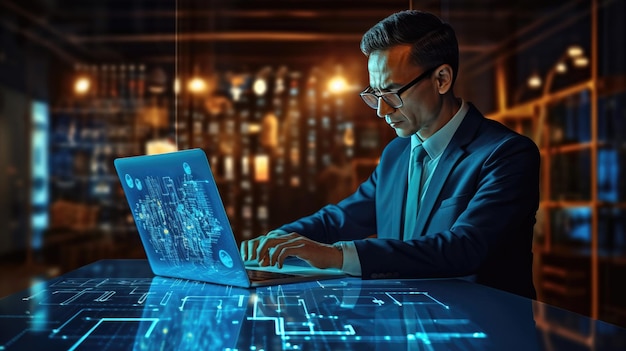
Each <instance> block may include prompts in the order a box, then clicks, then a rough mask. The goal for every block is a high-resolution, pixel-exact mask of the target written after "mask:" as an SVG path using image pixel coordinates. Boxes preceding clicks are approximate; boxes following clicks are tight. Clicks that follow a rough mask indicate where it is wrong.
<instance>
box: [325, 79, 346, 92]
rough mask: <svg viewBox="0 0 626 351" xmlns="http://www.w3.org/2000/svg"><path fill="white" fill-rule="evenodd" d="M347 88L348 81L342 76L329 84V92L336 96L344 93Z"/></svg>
mask: <svg viewBox="0 0 626 351" xmlns="http://www.w3.org/2000/svg"><path fill="white" fill-rule="evenodd" d="M347 88H348V84H347V83H346V79H345V78H343V77H341V76H337V77H334V78H332V79H331V80H330V82H329V83H328V90H330V92H331V93H334V94H341V93H344V92H345V91H346V90H347Z"/></svg>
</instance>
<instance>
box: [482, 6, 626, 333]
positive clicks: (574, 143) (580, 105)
mask: <svg viewBox="0 0 626 351" xmlns="http://www.w3.org/2000/svg"><path fill="white" fill-rule="evenodd" d="M589 5H590V11H589V12H588V16H589V23H590V28H588V29H586V30H588V31H589V32H590V43H589V46H588V47H589V48H590V50H589V51H590V53H589V58H588V66H587V67H585V69H584V73H583V74H582V75H580V74H579V75H578V77H577V79H575V80H572V81H568V82H567V84H563V81H564V79H562V78H561V80H560V85H556V84H553V83H554V82H555V81H556V79H559V78H557V75H558V72H557V68H556V67H557V66H556V65H555V66H553V67H552V68H551V69H550V70H549V71H548V72H547V74H546V76H545V77H546V79H545V83H544V85H543V86H542V90H541V93H540V94H538V95H537V96H535V97H534V98H532V99H530V100H528V101H525V102H522V103H515V104H511V105H509V104H508V101H507V96H506V93H505V92H506V91H507V87H506V86H505V83H506V77H505V76H504V75H505V72H506V69H505V68H504V67H503V66H501V65H503V64H504V63H499V64H498V65H500V66H499V67H498V68H497V69H496V70H495V71H496V84H497V89H498V92H499V96H498V107H497V110H496V111H495V112H494V113H492V114H490V115H488V117H489V118H492V119H496V120H499V121H502V122H503V123H504V124H506V125H508V126H509V127H510V128H512V129H514V130H516V131H518V132H520V133H522V134H525V135H527V136H529V137H531V138H533V140H534V141H535V142H536V143H537V144H538V146H539V149H540V153H541V158H542V163H541V175H540V177H541V189H540V192H541V200H540V205H539V211H538V213H537V224H536V226H535V243H534V252H535V261H536V262H535V266H534V274H535V283H536V287H537V292H538V299H539V300H540V301H545V302H547V303H551V304H554V305H557V306H560V307H563V308H566V309H569V310H572V311H575V312H578V313H581V314H584V315H588V316H591V317H592V318H596V319H602V320H606V321H608V322H612V323H615V324H619V325H626V304H625V303H624V302H623V301H620V300H623V299H622V298H620V297H619V296H624V292H625V291H626V289H625V284H624V283H622V282H620V279H619V277H620V275H622V276H623V274H624V272H626V234H625V229H626V216H625V215H626V211H625V209H626V189H625V188H624V185H623V184H622V183H623V182H621V179H623V175H624V171H625V170H626V147H625V145H626V144H625V142H624V140H626V139H625V137H626V126H625V122H624V120H626V108H625V106H626V103H625V102H626V84H625V83H626V80H624V72H623V71H621V72H614V73H617V74H612V72H611V69H610V68H607V67H606V66H607V65H606V62H607V60H606V59H602V61H601V60H600V58H602V57H605V56H606V55H611V50H612V49H611V44H610V40H611V39H610V38H601V37H600V36H599V28H598V19H599V18H603V19H605V20H607V19H609V18H610V17H611V16H612V15H611V13H612V12H613V11H615V10H616V9H615V8H613V7H623V4H621V3H613V2H609V3H602V4H598V3H597V2H596V1H590V2H589ZM600 5H602V6H600ZM603 28H610V24H607V23H604V24H603ZM603 35H608V34H607V33H603ZM613 35H614V36H615V35H617V34H613ZM548 39H549V38H548ZM601 44H602V45H601ZM556 62H557V63H558V62H562V59H559V60H557V61H556ZM601 62H602V63H603V66H600V63H601ZM600 69H602V72H600ZM622 70H623V69H622ZM601 73H602V74H601Z"/></svg>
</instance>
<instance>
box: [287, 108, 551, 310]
mask: <svg viewBox="0 0 626 351" xmlns="http://www.w3.org/2000/svg"><path fill="white" fill-rule="evenodd" d="M410 146H411V141H410V138H395V139H393V140H392V141H391V142H390V143H389V144H388V145H387V146H386V147H385V149H384V150H383V153H382V156H381V158H380V162H379V164H378V166H377V167H376V169H375V170H374V172H373V173H372V174H371V176H370V177H369V179H367V180H366V181H365V182H363V183H362V184H361V185H360V186H359V188H358V189H357V190H356V192H355V193H354V194H352V195H350V196H348V197H347V198H346V199H344V200H342V201H341V202H339V203H338V204H336V205H327V206H325V207H323V208H322V209H320V210H319V211H318V212H316V213H314V214H312V215H310V216H307V217H304V218H301V219H299V220H297V221H295V222H293V223H289V224H286V225H284V226H282V227H281V228H279V229H282V230H285V231H287V232H297V233H300V234H302V235H304V236H306V237H309V238H311V239H313V240H316V241H319V242H324V243H333V242H336V241H339V240H354V243H355V246H356V249H357V252H358V255H359V259H360V261H361V270H362V277H363V278H364V279H375V278H432V277H459V276H467V275H475V278H476V282H478V283H482V284H485V285H488V286H492V287H494V288H498V289H502V290H506V291H509V292H513V293H516V294H519V295H522V296H526V297H529V298H535V297H536V295H535V289H534V286H533V282H532V263H533V254H532V237H533V226H534V224H535V213H536V211H537V208H538V205H539V164H540V157H539V151H538V149H537V146H536V145H535V143H533V142H532V140H530V139H529V138H527V137H525V136H522V135H519V134H517V133H515V132H513V131H511V130H510V129H508V128H506V127H505V126H503V125H502V124H500V123H498V122H496V121H493V120H489V119H487V118H485V117H484V116H483V115H482V114H481V113H480V112H479V111H478V110H477V109H476V108H475V107H474V106H473V105H471V104H470V109H469V112H468V113H467V115H466V116H465V118H464V120H463V122H462V123H461V125H460V126H459V128H458V130H457V131H456V133H455V135H454V137H453V138H452V140H451V141H450V144H449V145H448V147H447V148H446V149H445V151H444V152H443V154H442V155H441V159H440V160H439V163H438V166H437V168H436V169H435V171H434V173H433V175H432V179H431V182H430V185H429V187H428V189H427V190H426V193H425V194H424V200H423V202H422V204H421V208H420V211H419V214H418V218H417V225H416V228H417V229H416V230H417V231H418V233H415V235H414V236H413V237H414V238H415V239H413V240H407V241H403V240H402V239H401V238H402V236H401V235H402V234H401V233H402V232H403V223H404V204H405V199H406V191H407V172H408V169H407V168H408V160H409V154H410ZM372 235H375V236H376V238H368V237H370V236H372Z"/></svg>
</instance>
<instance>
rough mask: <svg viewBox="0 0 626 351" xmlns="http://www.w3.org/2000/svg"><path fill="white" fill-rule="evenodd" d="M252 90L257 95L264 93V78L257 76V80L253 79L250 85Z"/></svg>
mask: <svg viewBox="0 0 626 351" xmlns="http://www.w3.org/2000/svg"><path fill="white" fill-rule="evenodd" d="M252 90H253V91H254V93H255V94H256V95H257V96H261V95H263V94H265V92H266V91H267V83H266V82H265V79H263V78H258V79H257V80H255V81H254V85H253V86H252Z"/></svg>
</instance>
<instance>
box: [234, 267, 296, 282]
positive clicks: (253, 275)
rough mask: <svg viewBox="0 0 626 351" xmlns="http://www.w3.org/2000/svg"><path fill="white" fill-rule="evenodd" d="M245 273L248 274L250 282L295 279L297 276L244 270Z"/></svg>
mask: <svg viewBox="0 0 626 351" xmlns="http://www.w3.org/2000/svg"><path fill="white" fill-rule="evenodd" d="M246 272H248V278H250V280H257V281H259V280H270V279H281V278H293V277H297V275H293V274H286V273H278V272H268V271H258V270H254V269H246Z"/></svg>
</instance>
